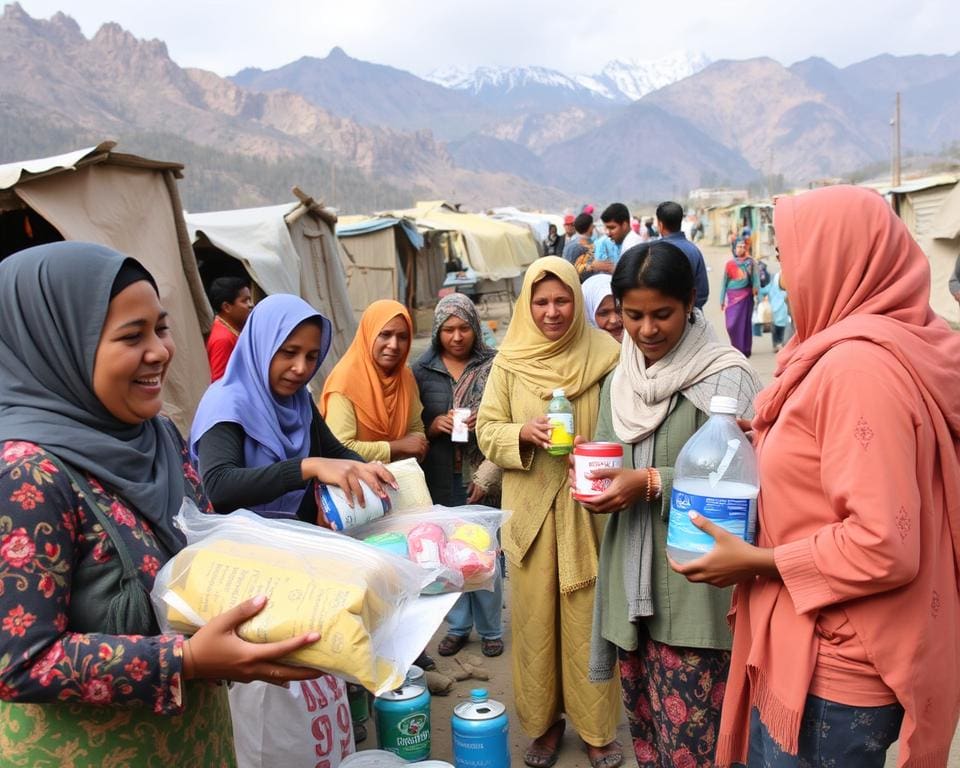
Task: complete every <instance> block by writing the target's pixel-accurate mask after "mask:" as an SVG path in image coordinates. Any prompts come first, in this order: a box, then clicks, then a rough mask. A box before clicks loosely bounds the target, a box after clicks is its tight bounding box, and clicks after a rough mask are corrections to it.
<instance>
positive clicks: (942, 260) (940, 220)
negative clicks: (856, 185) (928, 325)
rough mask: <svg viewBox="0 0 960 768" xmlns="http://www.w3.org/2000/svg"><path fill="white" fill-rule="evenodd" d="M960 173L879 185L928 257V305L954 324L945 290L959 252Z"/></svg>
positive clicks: (954, 310)
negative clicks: (891, 185) (894, 184)
mask: <svg viewBox="0 0 960 768" xmlns="http://www.w3.org/2000/svg"><path fill="white" fill-rule="evenodd" d="M958 182H960V175H958V174H953V173H945V174H938V175H936V176H928V177H926V178H922V179H913V180H911V181H908V182H905V183H903V184H901V185H900V186H897V187H886V188H881V189H880V191H881V192H884V193H886V194H887V197H888V199H889V200H890V203H891V205H892V206H893V210H894V211H896V212H897V214H898V215H899V216H900V218H901V219H903V222H904V223H905V224H906V225H907V229H909V230H910V234H912V235H913V238H914V240H916V241H917V243H918V244H919V245H920V247H921V248H922V249H923V252H924V253H925V254H927V258H929V259H930V306H932V307H933V309H934V311H935V312H936V313H937V314H939V315H941V316H943V317H945V318H946V319H947V320H950V321H951V322H954V323H956V322H957V321H958V319H960V311H958V306H957V302H956V300H955V299H954V298H953V296H951V295H950V292H949V290H948V289H947V282H948V281H949V279H950V275H951V274H952V273H953V268H954V265H955V264H956V261H957V255H958V254H960V183H958Z"/></svg>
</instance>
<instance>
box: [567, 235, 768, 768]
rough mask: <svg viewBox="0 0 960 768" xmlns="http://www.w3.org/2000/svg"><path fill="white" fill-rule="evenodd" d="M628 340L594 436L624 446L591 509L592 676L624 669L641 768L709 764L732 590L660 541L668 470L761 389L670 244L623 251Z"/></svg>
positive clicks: (620, 289) (618, 282)
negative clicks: (734, 403)
mask: <svg viewBox="0 0 960 768" xmlns="http://www.w3.org/2000/svg"><path fill="white" fill-rule="evenodd" d="M612 291H613V296H614V297H615V299H616V302H617V305H618V308H619V309H620V312H621V314H622V317H623V325H624V330H625V331H626V333H624V335H623V345H622V348H621V353H620V363H619V365H618V366H617V368H616V369H615V371H614V372H613V374H612V375H611V376H610V377H609V378H608V379H607V381H606V383H605V384H604V387H603V390H602V391H601V395H600V397H601V401H600V417H599V422H598V425H597V430H596V432H595V435H594V439H595V440H608V441H615V442H618V443H620V444H621V445H622V446H623V449H624V468H623V469H620V470H606V471H603V472H595V473H594V476H595V477H606V478H609V479H610V480H611V484H610V486H609V488H607V490H606V491H604V492H603V493H602V494H601V495H599V496H597V497H595V498H593V499H592V501H590V502H589V503H584V506H585V507H587V509H589V510H590V511H591V512H593V513H596V514H608V515H609V519H608V522H607V527H606V531H605V534H604V538H603V543H602V546H601V551H600V566H599V577H598V580H597V592H596V602H595V606H594V624H593V639H592V649H591V664H590V676H591V679H593V680H596V681H601V680H608V679H610V678H611V677H613V673H614V664H615V663H616V662H617V661H619V668H620V680H621V685H622V688H623V699H624V703H625V706H626V709H627V717H628V720H629V723H630V731H631V736H632V737H633V746H634V752H635V754H636V758H637V763H638V765H639V766H641V768H644V767H646V766H651V767H652V766H659V765H662V764H664V762H663V761H664V759H666V760H667V761H668V762H669V761H670V760H672V761H673V763H674V764H677V765H681V764H682V765H691V766H693V765H697V766H700V765H703V766H708V765H712V764H713V754H714V750H715V747H716V744H715V739H716V733H717V728H718V726H719V723H720V705H721V703H722V700H723V683H724V681H725V680H726V676H727V670H728V667H729V663H730V651H729V649H730V645H731V636H730V632H729V630H728V628H727V624H726V618H725V617H726V613H727V610H728V609H729V607H730V592H729V590H719V589H711V588H704V587H703V585H695V584H691V583H690V582H688V581H686V579H684V578H683V577H681V576H679V574H676V573H674V572H673V571H672V570H671V569H670V567H669V564H668V562H667V558H666V553H665V546H666V536H667V519H668V515H669V510H670V493H671V490H672V482H673V465H674V462H675V460H676V458H677V454H678V453H679V451H680V449H681V448H682V447H683V445H684V443H686V441H687V440H688V439H689V438H690V437H691V435H693V433H694V432H695V431H696V430H697V429H699V428H700V426H702V425H703V423H704V422H705V421H706V420H707V418H708V417H709V403H710V399H711V397H713V396H714V395H726V396H730V397H735V398H737V400H738V402H739V404H740V407H739V415H740V416H748V415H751V414H752V412H753V407H752V402H753V398H754V396H755V395H756V393H757V392H758V391H759V389H760V382H759V380H758V379H757V376H756V374H755V373H754V372H753V370H752V369H751V368H750V365H749V363H748V362H747V360H746V358H745V357H743V355H742V354H740V353H739V352H737V351H736V350H735V349H734V348H733V347H730V346H728V345H726V344H720V343H718V342H717V341H716V339H715V337H714V335H713V332H712V331H711V329H710V326H709V325H708V324H707V322H706V321H705V319H704V317H703V315H702V314H701V312H700V310H698V309H696V308H695V305H694V301H695V299H696V289H695V287H694V277H693V272H692V271H691V269H690V264H689V262H688V261H687V259H686V258H685V257H684V256H683V253H682V252H681V251H679V250H678V249H677V248H676V247H674V246H672V245H670V244H669V243H666V242H662V241H658V242H652V243H645V244H643V245H639V246H636V247H634V248H631V249H630V250H629V251H627V252H626V253H625V254H624V255H623V256H622V257H621V259H620V262H619V263H618V265H617V269H616V271H615V272H614V274H613V280H612Z"/></svg>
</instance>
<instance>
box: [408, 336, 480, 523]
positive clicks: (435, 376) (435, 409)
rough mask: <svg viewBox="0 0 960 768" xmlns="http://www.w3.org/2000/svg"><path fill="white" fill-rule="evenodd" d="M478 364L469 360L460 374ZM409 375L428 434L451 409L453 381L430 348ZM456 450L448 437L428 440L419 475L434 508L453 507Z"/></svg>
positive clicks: (474, 360)
mask: <svg viewBox="0 0 960 768" xmlns="http://www.w3.org/2000/svg"><path fill="white" fill-rule="evenodd" d="M481 364H482V360H481V359H480V358H478V357H476V356H474V357H472V358H471V359H470V362H469V363H467V367H466V369H465V370H464V373H466V371H468V370H470V369H471V368H472V367H473V366H475V365H481ZM413 375H414V376H415V377H416V379H417V386H418V387H419V388H420V400H421V402H423V424H424V426H425V427H426V428H427V429H428V430H429V428H430V424H432V423H433V420H434V419H435V418H436V417H437V416H440V415H442V414H444V413H446V412H447V411H449V410H450V409H451V408H453V385H454V381H453V377H452V376H451V375H450V373H449V372H448V371H447V368H446V366H445V365H444V364H443V360H441V359H440V354H439V353H438V352H436V351H435V350H434V349H433V348H432V347H431V348H430V349H428V350H427V351H426V352H424V353H423V354H422V355H421V356H420V358H419V359H418V360H417V362H415V363H414V364H413ZM428 437H429V436H428ZM471 439H472V437H471ZM457 447H458V446H457V445H455V444H454V443H453V441H452V440H451V439H450V435H440V436H439V437H435V438H430V450H429V451H428V452H427V457H426V459H424V460H423V473H424V474H425V475H426V476H427V487H428V488H429V489H430V495H431V496H432V497H433V501H434V503H435V504H443V505H444V506H452V504H453V501H452V492H453V469H454V459H455V451H456V448H457ZM464 447H465V444H464ZM464 461H466V458H465V457H464Z"/></svg>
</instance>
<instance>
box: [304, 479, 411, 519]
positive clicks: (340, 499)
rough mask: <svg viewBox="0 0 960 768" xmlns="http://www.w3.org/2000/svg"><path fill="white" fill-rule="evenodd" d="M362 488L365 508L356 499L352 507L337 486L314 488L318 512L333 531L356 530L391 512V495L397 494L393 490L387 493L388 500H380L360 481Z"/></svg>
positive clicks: (321, 485)
mask: <svg viewBox="0 0 960 768" xmlns="http://www.w3.org/2000/svg"><path fill="white" fill-rule="evenodd" d="M360 487H361V488H362V489H363V501H364V506H360V502H359V500H356V499H355V500H354V504H353V506H352V507H351V506H350V505H349V504H348V503H347V497H346V495H344V493H343V491H342V490H340V488H338V487H337V486H335V485H325V484H323V483H317V484H316V485H315V486H314V495H315V497H316V500H317V510H318V511H319V512H320V514H321V515H323V517H324V518H325V519H326V521H327V523H328V524H329V526H330V528H331V529H332V530H334V531H345V530H347V529H348V528H356V527H357V526H358V525H363V524H364V523H369V522H370V521H372V520H378V519H380V518H381V517H383V516H384V515H386V514H388V513H389V512H390V510H391V508H392V507H393V499H392V497H391V496H390V494H391V493H395V491H394V490H393V489H392V488H391V489H390V490H389V491H387V497H386V498H380V497H379V496H377V494H375V493H374V492H373V489H372V488H371V487H370V486H369V485H367V484H366V483H365V482H363V481H362V480H361V481H360Z"/></svg>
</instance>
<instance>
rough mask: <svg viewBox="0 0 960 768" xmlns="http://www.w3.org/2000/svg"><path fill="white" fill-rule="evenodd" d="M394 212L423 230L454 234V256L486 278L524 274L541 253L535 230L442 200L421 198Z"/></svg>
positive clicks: (496, 278)
mask: <svg viewBox="0 0 960 768" xmlns="http://www.w3.org/2000/svg"><path fill="white" fill-rule="evenodd" d="M392 215H396V216H405V217H408V218H412V219H414V220H415V221H416V222H417V227H418V228H419V229H420V230H421V231H424V230H437V231H445V232H450V233H452V234H453V237H452V240H451V243H452V244H451V247H452V249H453V251H452V253H451V256H455V257H456V258H458V259H459V260H460V261H461V263H462V264H463V265H464V266H465V267H471V268H472V269H473V270H474V271H475V272H476V273H477V275H478V276H479V277H481V278H483V279H486V280H504V279H507V280H511V279H513V278H515V277H518V276H520V275H522V274H523V273H524V272H525V271H526V268H527V267H528V266H529V265H530V264H532V263H533V262H534V261H535V260H536V259H537V257H538V256H539V251H538V248H537V241H536V239H535V238H534V236H533V233H532V232H531V231H530V230H529V229H527V228H525V227H520V226H517V225H515V224H509V223H507V222H505V221H497V220H496V219H491V218H489V217H487V216H479V215H477V214H473V213H463V212H462V211H458V210H456V208H454V207H453V206H451V205H450V204H449V203H445V202H443V201H433V202H419V203H417V205H416V207H414V208H411V209H408V210H405V211H398V212H396V213H394V214H392Z"/></svg>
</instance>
